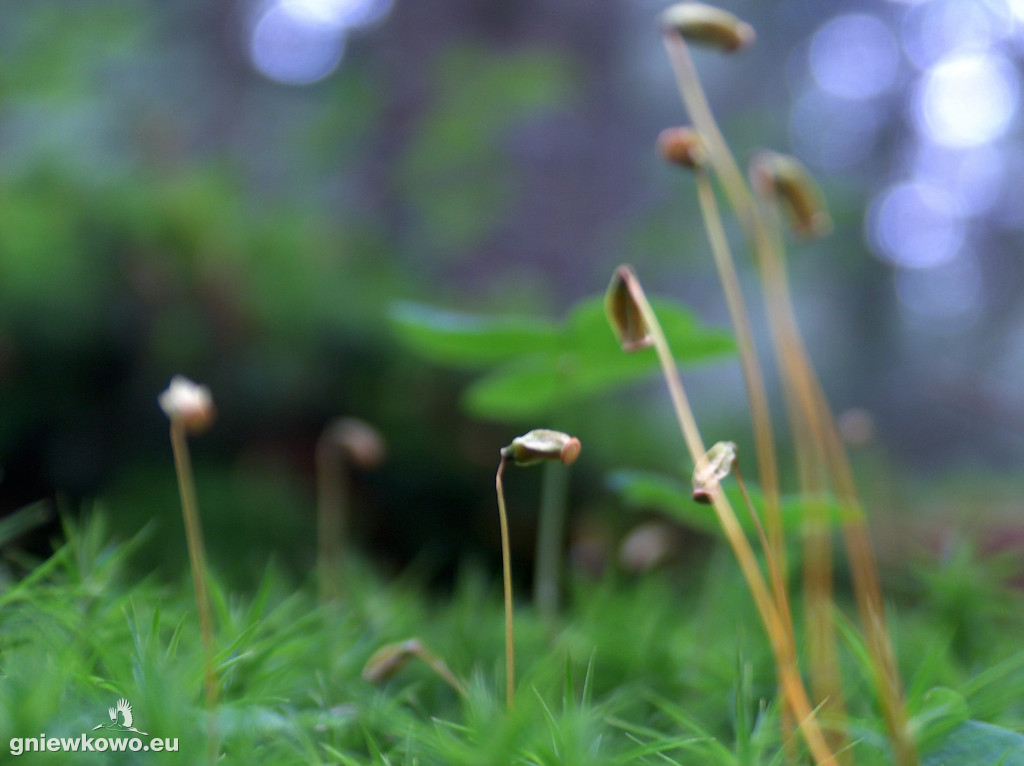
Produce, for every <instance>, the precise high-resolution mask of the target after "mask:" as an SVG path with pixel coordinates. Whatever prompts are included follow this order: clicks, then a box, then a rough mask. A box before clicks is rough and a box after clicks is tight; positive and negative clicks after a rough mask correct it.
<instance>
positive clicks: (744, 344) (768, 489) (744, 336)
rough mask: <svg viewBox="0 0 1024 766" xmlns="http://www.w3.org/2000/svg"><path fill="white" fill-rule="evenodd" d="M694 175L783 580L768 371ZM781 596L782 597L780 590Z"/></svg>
mask: <svg viewBox="0 0 1024 766" xmlns="http://www.w3.org/2000/svg"><path fill="white" fill-rule="evenodd" d="M695 177H696V180H697V196H698V199H699V201H700V208H701V214H702V216H703V218H704V226H705V229H706V230H707V234H708V240H709V242H710V244H711V251H712V254H713V255H714V259H715V267H716V269H717V270H718V277H719V281H720V282H721V283H722V290H723V292H724V293H725V299H726V304H727V305H728V307H729V316H730V318H731V320H732V326H733V331H734V332H735V333H736V342H737V345H738V346H739V352H740V365H741V366H742V369H743V380H744V383H745V385H746V389H747V400H748V402H749V404H750V418H751V423H752V425H753V431H754V445H755V449H756V453H757V469H758V478H759V479H760V480H761V489H762V492H763V493H764V503H765V521H766V524H767V537H768V542H769V545H768V548H770V549H771V552H772V554H773V556H774V557H775V560H776V561H777V562H778V565H779V569H780V571H781V573H782V581H783V584H784V583H785V579H786V576H785V572H786V558H785V555H786V549H785V541H784V539H783V529H782V515H781V511H780V508H779V469H778V458H777V456H776V453H775V437H774V434H773V431H772V419H771V411H770V408H769V406H768V394H767V392H766V389H765V383H764V375H763V374H762V372H761V365H760V363H759V362H758V359H757V348H756V347H755V344H754V333H753V330H752V329H751V326H750V316H749V314H748V313H747V307H746V303H745V301H744V300H743V291H742V289H741V288H740V282H739V277H738V276H737V274H736V267H735V263H734V261H733V258H732V254H731V252H730V250H729V243H728V240H727V239H726V236H725V230H724V228H723V226H722V218H721V215H720V214H719V212H718V203H717V202H716V201H715V192H714V189H713V188H712V186H711V179H710V178H709V177H708V174H707V172H706V171H705V170H704V168H702V167H698V168H696V169H695ZM783 590H784V589H783ZM776 598H779V594H778V593H777V594H776ZM787 611H788V609H787Z"/></svg>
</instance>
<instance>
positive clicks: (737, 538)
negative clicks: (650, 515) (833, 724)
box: [619, 267, 837, 766]
mask: <svg viewBox="0 0 1024 766" xmlns="http://www.w3.org/2000/svg"><path fill="white" fill-rule="evenodd" d="M619 274H620V275H621V277H622V279H623V281H624V282H625V284H626V287H627V289H628V290H629V293H630V296H631V297H632V299H633V301H634V303H635V305H636V306H637V308H638V309H639V311H640V314H641V316H642V317H643V320H644V323H645V325H646V326H647V328H648V331H649V333H650V336H651V341H652V343H653V345H654V348H655V351H656V352H657V354H658V361H659V363H660V364H661V368H662V372H663V374H664V377H665V383H666V385H667V386H668V389H669V395H670V397H671V399H672V404H673V407H674V409H675V413H676V418H677V420H678V421H679V427H680V430H681V431H682V433H683V438H684V440H685V441H686V445H687V449H688V450H689V452H690V457H691V459H692V460H693V462H694V464H696V463H697V462H698V460H700V458H701V456H702V455H704V454H705V449H704V444H703V441H702V439H701V436H700V430H699V429H698V427H697V422H696V420H695V418H694V416H693V411H692V410H691V409H690V404H689V401H688V399H687V397H686V392H685V390H684V389H683V384H682V381H681V380H680V379H679V371H678V369H677V368H676V364H675V359H674V357H673V356H672V351H671V349H670V348H669V345H668V340H667V339H666V338H665V333H664V331H663V330H662V327H661V323H660V322H659V321H658V317H657V316H656V315H655V313H654V310H653V309H652V308H651V305H650V303H649V301H648V300H647V296H646V295H645V293H644V290H643V287H642V286H641V285H640V282H639V280H638V279H637V278H636V276H635V275H634V274H633V272H632V270H630V269H628V268H626V267H620V269H619ZM711 501H712V505H713V507H714V509H715V513H716V515H717V516H718V521H719V524H721V526H722V530H723V531H724V533H725V536H726V539H727V540H728V541H729V545H730V546H731V547H732V549H733V554H734V555H735V556H736V560H737V562H738V563H739V565H740V570H741V571H742V572H743V576H744V579H745V580H746V582H747V587H748V588H749V590H750V593H751V596H752V598H753V599H754V604H755V606H756V607H757V610H758V613H759V615H760V617H761V621H762V623H763V624H764V627H765V631H766V633H767V634H768V640H769V643H770V644H771V647H772V651H773V654H774V655H775V660H776V665H777V668H778V674H779V684H780V686H781V688H782V690H783V693H784V695H785V697H786V699H787V701H788V703H789V705H790V707H791V708H792V710H793V713H794V715H795V717H796V719H797V720H796V722H797V725H798V726H799V727H800V731H801V732H802V734H803V736H804V740H805V741H806V742H807V746H808V748H809V749H810V751H811V753H812V755H813V756H814V758H815V761H816V762H817V763H819V764H831V765H832V766H837V761H836V757H835V755H834V754H833V752H832V750H831V748H830V747H829V745H828V742H827V741H826V740H825V737H824V735H823V734H822V731H821V728H820V726H819V725H818V722H817V719H816V718H815V715H814V711H813V709H812V707H811V704H810V700H809V698H808V696H807V690H806V689H805V688H804V684H803V679H802V678H801V677H800V671H799V668H798V666H797V661H796V654H795V651H794V649H793V644H792V642H791V641H790V640H789V631H788V629H787V628H786V627H785V626H784V624H783V620H782V618H781V616H780V614H779V609H778V608H777V605H776V604H775V602H774V601H773V600H772V596H771V593H770V592H769V590H768V586H767V584H766V583H765V580H764V576H763V575H762V573H761V569H760V567H759V566H758V563H757V557H756V556H755V555H754V551H753V549H752V548H751V547H750V542H749V541H748V540H747V537H746V535H745V534H744V533H743V528H742V527H741V526H740V523H739V520H738V519H737V518H736V513H735V511H733V509H732V506H731V505H730V504H729V501H728V499H727V498H726V497H725V494H724V493H723V492H722V491H721V488H720V487H714V488H712V491H711Z"/></svg>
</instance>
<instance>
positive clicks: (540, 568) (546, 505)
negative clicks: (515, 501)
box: [533, 461, 569, 623]
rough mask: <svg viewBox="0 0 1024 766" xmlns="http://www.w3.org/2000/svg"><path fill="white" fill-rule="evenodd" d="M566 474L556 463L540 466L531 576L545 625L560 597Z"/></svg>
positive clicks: (562, 467) (553, 615) (553, 614)
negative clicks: (537, 514)
mask: <svg viewBox="0 0 1024 766" xmlns="http://www.w3.org/2000/svg"><path fill="white" fill-rule="evenodd" d="M568 493H569V472H568V470H567V469H566V467H565V466H563V465H561V464H560V463H555V462H551V461H547V462H545V463H544V469H543V474H542V476H541V495H540V528H539V529H538V531H537V556H536V566H535V569H534V574H533V599H534V601H535V602H536V604H537V608H538V610H539V611H540V614H541V616H542V617H544V618H545V620H547V621H548V622H549V623H550V622H551V621H552V620H554V618H555V615H557V614H558V602H559V599H560V598H561V573H562V566H561V564H562V546H563V544H564V542H565V515H566V506H567V503H566V500H567V499H568Z"/></svg>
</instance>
